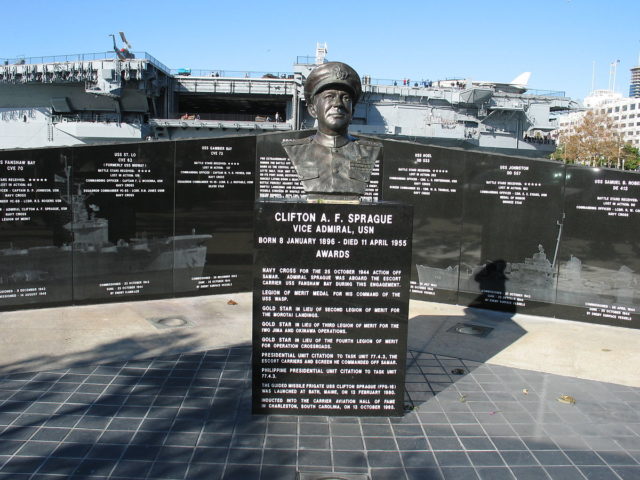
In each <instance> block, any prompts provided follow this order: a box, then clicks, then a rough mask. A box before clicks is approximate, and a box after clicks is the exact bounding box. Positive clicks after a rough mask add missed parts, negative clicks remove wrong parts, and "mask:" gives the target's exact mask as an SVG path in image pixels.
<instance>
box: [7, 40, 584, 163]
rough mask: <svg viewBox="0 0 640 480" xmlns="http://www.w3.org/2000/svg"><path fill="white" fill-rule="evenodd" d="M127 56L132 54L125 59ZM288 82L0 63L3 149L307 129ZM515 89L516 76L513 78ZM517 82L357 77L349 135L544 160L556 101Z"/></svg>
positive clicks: (134, 59) (96, 58)
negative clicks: (357, 92) (357, 96)
mask: <svg viewBox="0 0 640 480" xmlns="http://www.w3.org/2000/svg"><path fill="white" fill-rule="evenodd" d="M127 53H128V52H127ZM324 61H325V60H324V57H323V55H316V56H315V57H298V58H297V60H296V62H295V64H294V67H293V72H228V71H222V70H207V71H191V70H189V69H179V70H171V69H169V68H168V67H166V66H165V65H164V64H162V63H161V62H159V61H158V60H156V59H155V58H154V57H153V56H151V55H149V54H147V53H144V52H142V53H137V52H136V53H131V54H128V55H127V56H126V58H123V56H122V55H118V52H117V51H116V52H115V53H114V52H104V53H96V54H78V55H65V56H58V57H35V58H19V59H0V149H11V148H34V147H54V146H65V145H75V144H90V143H104V142H126V141H141V140H151V141H152V140H160V139H181V138H207V137H217V136H226V135H237V134H243V133H244V134H255V133H264V132H274V131H287V130H295V129H301V128H312V127H313V119H312V118H311V117H310V116H309V115H308V114H307V112H306V104H305V98H304V93H303V85H304V82H305V78H306V76H307V75H308V73H309V72H310V71H311V69H312V68H313V67H314V66H316V65H317V64H318V63H322V62H324ZM519 78H520V79H522V76H521V77H519ZM527 79H528V76H527V75H525V78H524V81H523V82H521V83H519V82H517V81H515V80H514V82H512V83H494V82H475V81H472V80H467V79H448V80H441V81H425V80H420V81H415V80H410V81H407V80H406V79H405V80H402V79H400V80H378V79H372V78H370V77H369V76H366V75H364V76H363V79H362V80H363V96H362V99H361V101H360V102H359V103H358V105H357V107H356V110H355V112H354V119H353V122H352V125H351V132H352V133H356V134H357V133H362V134H367V135H379V136H384V137H391V138H399V139H411V140H414V141H416V140H417V141H421V142H424V143H431V144H443V145H448V146H460V147H463V148H470V149H476V150H485V151H493V152H501V153H505V154H519V155H527V156H532V157H544V156H546V155H548V154H549V153H551V152H552V151H553V150H554V149H555V145H554V142H553V138H552V135H551V132H553V131H554V130H555V129H556V128H557V122H556V115H557V114H558V113H562V112H566V111H569V110H572V109H575V108H577V107H578V105H577V104H576V102H574V101H572V100H571V99H570V98H567V97H566V96H565V95H564V93H563V92H549V91H532V90H528V89H527V86H526V80H527Z"/></svg>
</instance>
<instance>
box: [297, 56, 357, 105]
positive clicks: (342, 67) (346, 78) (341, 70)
mask: <svg viewBox="0 0 640 480" xmlns="http://www.w3.org/2000/svg"><path fill="white" fill-rule="evenodd" d="M331 85H336V86H340V87H343V88H346V89H347V90H349V91H350V92H351V94H352V95H353V103H354V104H355V103H357V101H358V99H359V98H360V94H361V93H362V84H361V83H360V77H359V76H358V73H357V72H356V71H355V70H354V69H353V68H351V67H350V66H349V65H347V64H346V63H342V62H328V63H323V64H322V65H320V66H318V67H316V68H314V69H313V70H312V71H311V73H310V74H309V76H308V77H307V81H306V83H305V84H304V98H306V99H307V102H308V101H309V99H311V98H312V97H313V96H314V95H315V94H316V93H318V92H319V91H320V90H323V89H324V88H325V87H328V86H331Z"/></svg>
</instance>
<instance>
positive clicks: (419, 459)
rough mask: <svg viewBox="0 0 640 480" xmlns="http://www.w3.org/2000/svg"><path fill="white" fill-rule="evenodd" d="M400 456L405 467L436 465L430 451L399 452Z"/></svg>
mask: <svg viewBox="0 0 640 480" xmlns="http://www.w3.org/2000/svg"><path fill="white" fill-rule="evenodd" d="M400 456H401V457H402V463H403V464H404V466H405V467H406V468H425V467H429V468H431V467H437V462H436V459H435V456H434V455H433V453H431V452H401V453H400Z"/></svg>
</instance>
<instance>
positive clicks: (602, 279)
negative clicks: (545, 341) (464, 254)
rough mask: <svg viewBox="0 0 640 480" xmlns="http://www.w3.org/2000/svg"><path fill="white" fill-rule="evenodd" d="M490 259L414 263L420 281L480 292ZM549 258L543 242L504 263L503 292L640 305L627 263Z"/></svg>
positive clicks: (637, 282)
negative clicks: (613, 267)
mask: <svg viewBox="0 0 640 480" xmlns="http://www.w3.org/2000/svg"><path fill="white" fill-rule="evenodd" d="M491 264H492V262H487V263H485V264H483V265H477V266H474V267H471V266H469V265H466V264H462V269H461V268H460V267H459V266H458V265H451V266H448V267H446V268H435V267H431V266H429V265H420V264H418V265H416V268H417V271H418V280H419V283H420V284H428V285H431V286H433V287H435V288H439V289H443V290H456V289H458V290H460V291H466V292H478V293H480V292H481V283H482V282H481V276H482V275H483V274H484V275H486V274H487V273H486V272H488V271H489V272H490V271H491V268H490V265H491ZM554 264H555V262H552V261H550V260H549V259H548V258H547V255H546V253H545V251H544V247H543V246H542V245H538V252H536V253H534V254H533V255H532V256H531V257H526V258H525V259H524V261H523V262H506V264H505V266H504V270H503V271H502V272H500V274H501V275H504V289H505V292H504V293H505V294H506V295H509V294H513V293H516V294H525V295H526V298H527V299H529V300H537V301H542V302H549V303H559V304H563V305H575V306H585V304H586V303H588V302H598V301H599V302H602V303H606V304H608V305H611V304H616V305H626V306H630V307H632V306H640V305H638V304H637V303H636V302H638V299H640V276H639V275H637V274H636V273H635V272H634V271H633V270H631V269H630V268H629V267H627V266H626V265H623V266H621V267H620V268H619V269H618V270H611V269H605V268H600V267H593V266H588V265H584V264H583V262H582V261H581V260H580V259H579V258H578V257H576V256H574V255H571V256H570V257H569V259H568V260H567V261H566V262H562V263H560V264H559V265H558V267H557V268H556V266H555V265H554Z"/></svg>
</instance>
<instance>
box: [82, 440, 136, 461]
mask: <svg viewBox="0 0 640 480" xmlns="http://www.w3.org/2000/svg"><path fill="white" fill-rule="evenodd" d="M126 448H127V446H126V445H115V444H101V443H98V444H96V445H93V447H92V448H91V450H89V453H88V454H87V457H88V458H103V459H112V460H117V459H118V458H120V457H121V456H122V454H123V452H124V451H125V450H126Z"/></svg>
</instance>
